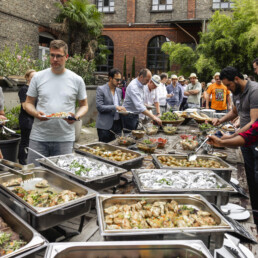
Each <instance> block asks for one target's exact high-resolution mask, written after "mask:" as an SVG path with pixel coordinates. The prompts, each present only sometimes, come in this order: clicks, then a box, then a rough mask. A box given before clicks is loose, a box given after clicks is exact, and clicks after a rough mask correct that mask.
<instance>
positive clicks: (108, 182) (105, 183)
mask: <svg viewBox="0 0 258 258" xmlns="http://www.w3.org/2000/svg"><path fill="white" fill-rule="evenodd" d="M81 156H82V155H80V154H77V153H73V154H66V155H59V156H54V157H49V158H48V159H50V160H51V161H53V162H54V163H57V162H58V160H60V159H62V158H66V157H81ZM83 157H85V156H83ZM87 159H89V160H90V161H92V162H94V163H95V165H96V166H98V165H105V166H107V167H108V168H114V170H115V173H114V174H109V175H106V176H97V177H94V178H86V177H82V176H79V175H75V174H73V173H72V172H70V171H68V170H65V169H64V168H61V167H57V166H54V165H53V164H51V163H50V162H48V161H47V160H46V159H44V158H41V159H37V161H38V162H39V163H40V164H41V165H42V166H44V167H47V168H49V169H51V170H52V171H54V172H57V173H58V174H61V175H64V174H65V175H66V176H68V177H69V178H71V179H72V180H76V181H78V182H79V183H81V184H83V185H86V186H88V187H90V188H91V189H94V190H100V189H101V190H103V189H105V188H107V187H111V186H114V185H117V184H119V181H120V176H121V174H123V173H125V172H126V170H125V169H122V168H120V167H116V166H113V165H109V164H107V163H104V162H102V161H99V160H96V159H93V158H90V157H87Z"/></svg>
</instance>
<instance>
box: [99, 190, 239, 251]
mask: <svg viewBox="0 0 258 258" xmlns="http://www.w3.org/2000/svg"><path fill="white" fill-rule="evenodd" d="M142 200H145V201H148V202H151V203H153V202H155V201H170V200H175V201H176V202H177V203H178V204H179V205H190V206H191V207H193V208H195V209H197V210H199V209H202V210H203V211H207V212H209V213H211V215H212V217H213V218H214V219H215V221H216V223H217V224H218V225H217V226H203V227H188V228H183V227H177V228H152V229H114V230H110V229H107V228H106V223H105V216H104V209H106V208H108V207H110V206H113V205H116V204H130V203H136V202H138V201H142ZM97 212H98V222H99V228H100V234H101V235H102V236H104V237H105V238H106V239H107V240H109V239H111V240H120V241H121V240H130V239H132V240H136V239H144V240H146V239H155V238H156V239H157V238H158V239H162V238H163V239H173V240H186V239H187V240H188V239H189V240H193V239H199V240H202V241H203V242H204V244H205V245H206V246H207V247H208V248H209V249H211V250H213V249H216V248H220V247H221V246H222V244H223V237H224V233H225V232H233V231H234V230H233V227H232V226H231V225H230V224H229V222H228V221H227V220H226V219H225V218H224V217H223V216H222V215H221V214H220V213H218V211H217V210H216V209H215V208H213V207H212V205H211V204H210V203H209V202H208V201H207V200H206V199H205V198H204V197H203V196H201V195H197V194H171V195H168V194H166V195H165V194H156V195H155V194H136V195H108V194H107V195H97Z"/></svg>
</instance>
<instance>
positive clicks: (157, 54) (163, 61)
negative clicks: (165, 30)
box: [147, 36, 170, 74]
mask: <svg viewBox="0 0 258 258" xmlns="http://www.w3.org/2000/svg"><path fill="white" fill-rule="evenodd" d="M168 41H170V40H169V39H168V38H166V37H165V36H156V37H154V38H152V39H151V40H150V41H149V44H148V52H147V68H148V69H150V70H151V72H152V73H155V74H159V73H162V72H166V71H168V69H169V68H168V55H166V54H165V53H164V52H162V51H161V46H162V44H163V43H165V42H168Z"/></svg>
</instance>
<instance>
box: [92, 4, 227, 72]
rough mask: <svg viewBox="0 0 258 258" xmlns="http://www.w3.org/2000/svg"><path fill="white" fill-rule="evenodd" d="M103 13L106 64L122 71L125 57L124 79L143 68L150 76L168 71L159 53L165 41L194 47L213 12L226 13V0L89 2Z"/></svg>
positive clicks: (164, 59) (103, 67)
mask: <svg viewBox="0 0 258 258" xmlns="http://www.w3.org/2000/svg"><path fill="white" fill-rule="evenodd" d="M90 2H91V3H93V4H96V6H97V8H98V10H99V11H100V12H102V13H103V15H104V18H103V21H104V29H103V33H102V36H103V38H104V41H105V43H106V45H107V46H108V48H109V49H110V51H111V52H112V53H111V55H110V56H109V57H108V61H107V64H106V65H103V66H100V67H99V68H98V70H99V72H107V71H108V70H109V69H110V68H112V67H117V68H119V69H120V70H121V71H123V66H124V58H125V56H126V66H127V72H126V73H127V74H126V75H127V76H129V77H130V76H131V74H132V62H133V58H135V71H136V73H137V72H138V71H139V70H140V69H141V68H143V67H147V68H149V69H150V70H151V71H152V72H153V73H160V72H163V71H168V70H169V69H170V67H169V66H168V57H167V56H166V55H165V54H164V53H162V52H161V51H160V48H161V46H162V44H163V43H164V42H166V41H174V42H176V43H185V44H188V45H189V46H192V47H195V46H196V44H197V43H198V41H199V34H198V33H199V32H200V31H204V30H205V29H206V24H207V22H208V20H209V19H210V17H211V16H212V14H213V12H214V11H215V10H217V9H223V10H230V8H231V7H232V3H231V2H230V1H227V0H91V1H90Z"/></svg>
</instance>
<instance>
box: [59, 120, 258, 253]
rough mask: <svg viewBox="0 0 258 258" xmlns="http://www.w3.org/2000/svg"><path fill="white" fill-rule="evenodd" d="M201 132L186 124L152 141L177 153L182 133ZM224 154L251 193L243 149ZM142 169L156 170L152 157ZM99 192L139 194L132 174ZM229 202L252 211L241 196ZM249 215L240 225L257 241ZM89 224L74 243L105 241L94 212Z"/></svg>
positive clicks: (68, 226)
mask: <svg viewBox="0 0 258 258" xmlns="http://www.w3.org/2000/svg"><path fill="white" fill-rule="evenodd" d="M198 131H199V130H198V128H197V127H196V125H184V126H179V127H178V131H177V133H176V134H175V135H164V133H163V132H159V133H158V134H157V135H154V136H151V137H153V138H158V137H166V138H167V139H168V143H167V145H166V147H165V148H164V149H156V150H155V154H162V153H167V152H173V151H175V149H174V148H173V146H174V145H175V142H176V141H177V140H178V139H179V135H180V134H191V133H194V132H198ZM111 144H113V145H115V146H117V142H116V141H113V142H111ZM176 151H178V150H176ZM219 151H220V150H219ZM223 151H224V152H226V153H227V154H228V157H227V160H226V161H227V162H228V163H229V164H230V165H232V166H234V167H236V168H237V170H236V171H234V172H233V173H232V177H233V178H235V179H237V180H238V181H239V183H240V186H241V187H243V188H244V189H245V190H246V192H248V187H247V182H246V176H245V169H244V163H243V158H242V155H241V151H240V149H226V150H223ZM180 152H181V150H180ZM202 152H203V150H200V151H199V154H201V153H202ZM141 168H144V169H154V168H155V166H154V164H153V161H152V156H151V155H147V156H145V158H144V160H143V164H142V166H141ZM98 192H99V193H101V194H113V193H115V194H137V193H139V192H138V189H137V187H136V185H135V183H134V182H133V175H132V173H131V172H130V171H129V172H127V173H124V174H123V175H122V177H121V180H120V184H119V185H118V186H116V187H110V188H107V189H104V190H99V191H98ZM229 202H230V203H234V204H239V205H240V206H242V207H245V208H246V209H251V204H250V200H249V199H246V198H243V197H240V196H239V195H235V196H231V197H230V200H229ZM250 213H251V216H250V218H249V219H248V220H245V221H241V222H240V224H241V225H243V226H244V227H245V229H246V230H247V231H248V232H249V233H250V234H251V235H253V236H254V237H255V238H256V239H257V240H258V236H257V229H256V225H255V224H254V220H253V215H252V212H250ZM86 221H87V223H86V224H85V225H84V229H83V231H82V233H81V234H80V235H78V236H75V237H73V238H72V239H71V240H70V241H72V242H81V241H83V242H84V241H104V238H103V237H101V235H100V232H99V228H98V226H97V215H96V211H95V210H94V209H93V210H92V211H91V213H90V214H87V215H86ZM78 224H79V218H76V219H73V220H71V221H69V222H66V223H64V224H63V226H64V227H65V228H66V229H70V230H71V229H73V228H76V227H77V225H78ZM244 245H245V246H246V247H248V248H249V249H250V250H251V251H252V253H253V254H254V256H255V257H256V256H257V255H258V246H257V245H255V244H246V243H245V244H244Z"/></svg>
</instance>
